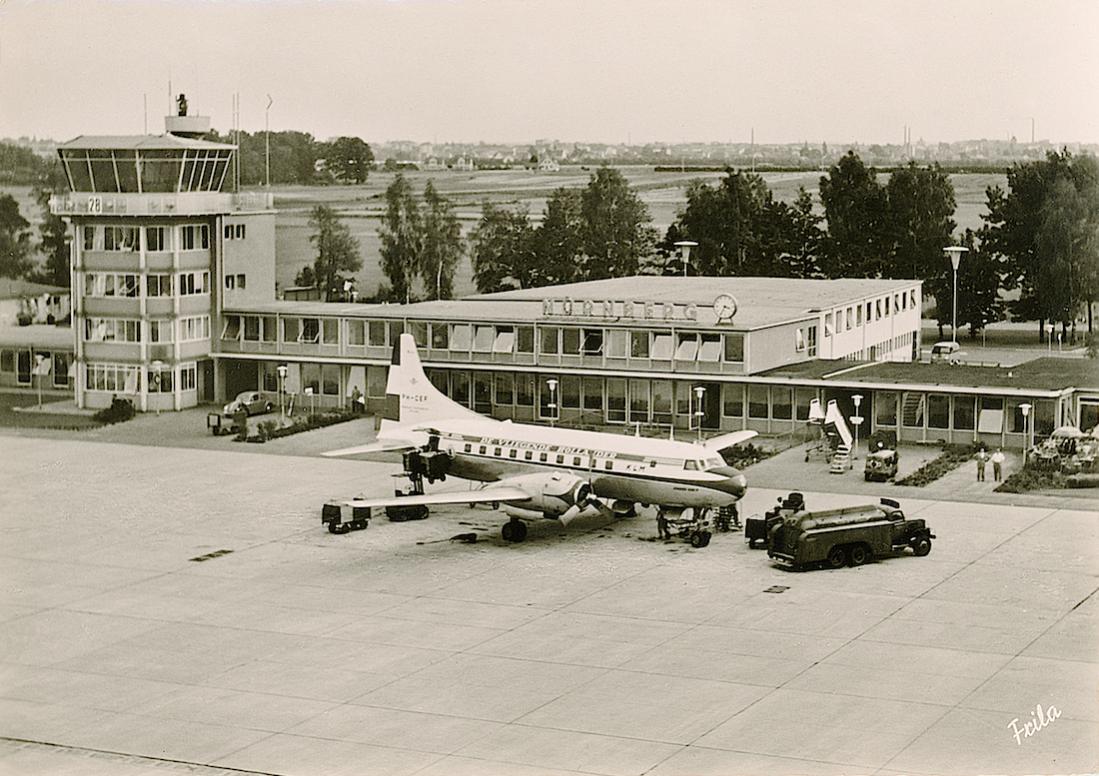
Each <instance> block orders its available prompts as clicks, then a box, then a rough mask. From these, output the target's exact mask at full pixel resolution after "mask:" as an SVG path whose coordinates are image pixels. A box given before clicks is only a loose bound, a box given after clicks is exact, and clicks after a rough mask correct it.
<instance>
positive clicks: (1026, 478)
mask: <svg viewBox="0 0 1099 776" xmlns="http://www.w3.org/2000/svg"><path fill="white" fill-rule="evenodd" d="M1066 485H1067V482H1066V478H1065V475H1063V474H1061V472H1059V471H1054V470H1053V469H1039V468H1037V467H1034V466H1028V467H1026V468H1023V469H1020V470H1019V471H1017V472H1015V473H1014V474H1012V475H1011V476H1010V477H1008V478H1007V479H1006V480H1004V481H1003V482H1002V483H1000V485H999V487H997V488H996V492H997V493H1026V492H1027V491H1028V490H1055V489H1057V488H1064V487H1065V486H1066Z"/></svg>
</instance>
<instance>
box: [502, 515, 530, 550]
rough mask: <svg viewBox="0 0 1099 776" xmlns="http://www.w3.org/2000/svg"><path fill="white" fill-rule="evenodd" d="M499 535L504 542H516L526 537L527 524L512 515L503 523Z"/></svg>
mask: <svg viewBox="0 0 1099 776" xmlns="http://www.w3.org/2000/svg"><path fill="white" fill-rule="evenodd" d="M500 535H501V536H502V537H503V538H504V541H505V542H511V543H512V544H518V543H519V542H521V541H524V540H526V538H527V524H526V523H524V522H523V521H522V520H520V519H519V518H517V517H513V518H511V519H510V520H508V521H507V522H506V523H504V527H503V528H501V529H500Z"/></svg>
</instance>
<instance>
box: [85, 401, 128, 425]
mask: <svg viewBox="0 0 1099 776" xmlns="http://www.w3.org/2000/svg"><path fill="white" fill-rule="evenodd" d="M133 416H134V403H133V402H132V401H130V400H129V399H119V398H118V397H117V396H116V397H114V398H113V399H112V400H111V406H110V407H104V408H103V409H101V410H100V411H99V412H97V413H95V415H93V416H92V417H94V418H95V419H96V420H98V421H99V422H100V423H122V422H124V421H127V420H130V419H131V418H132V417H133Z"/></svg>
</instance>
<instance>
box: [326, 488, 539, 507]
mask: <svg viewBox="0 0 1099 776" xmlns="http://www.w3.org/2000/svg"><path fill="white" fill-rule="evenodd" d="M529 499H530V494H529V493H527V492H526V491H525V490H523V489H522V488H516V487H511V486H503V487H496V488H482V489H480V490H452V491H447V492H446V493H424V494H421V495H419V496H388V497H382V498H353V499H348V500H347V501H343V502H340V503H342V504H346V505H347V506H349V507H368V508H370V509H381V508H383V507H413V506H417V505H423V506H442V505H444V504H495V503H498V502H499V503H504V504H506V503H509V502H512V501H527V500H529Z"/></svg>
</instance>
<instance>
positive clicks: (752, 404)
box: [748, 385, 768, 420]
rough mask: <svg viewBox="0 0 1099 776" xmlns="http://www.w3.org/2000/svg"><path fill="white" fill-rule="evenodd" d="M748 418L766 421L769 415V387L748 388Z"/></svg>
mask: <svg viewBox="0 0 1099 776" xmlns="http://www.w3.org/2000/svg"><path fill="white" fill-rule="evenodd" d="M748 417H749V418H753V419H755V420H766V419H767V418H768V414H767V386H766V385H749V386H748Z"/></svg>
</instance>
